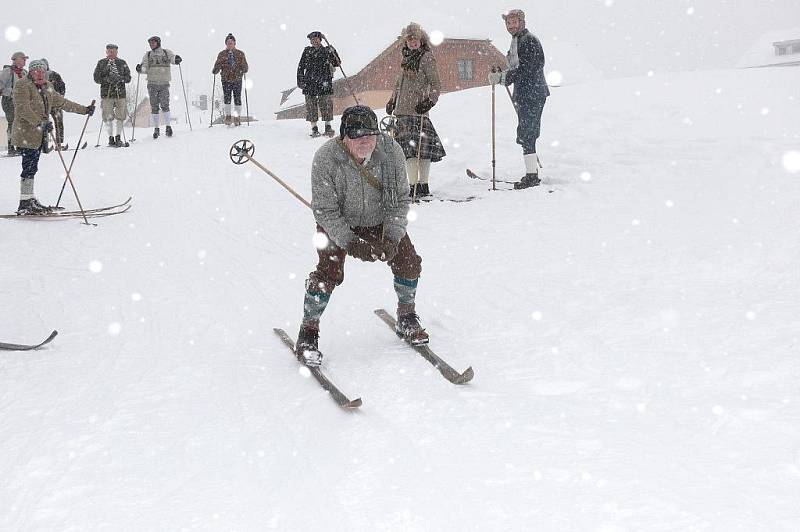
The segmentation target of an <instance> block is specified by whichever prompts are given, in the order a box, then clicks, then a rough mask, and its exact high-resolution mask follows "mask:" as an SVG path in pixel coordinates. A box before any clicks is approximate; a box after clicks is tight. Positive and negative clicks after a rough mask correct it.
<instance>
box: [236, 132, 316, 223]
mask: <svg viewBox="0 0 800 532" xmlns="http://www.w3.org/2000/svg"><path fill="white" fill-rule="evenodd" d="M255 152H256V146H255V144H253V143H252V142H251V141H249V140H239V141H236V142H235V143H234V144H233V146H231V150H230V153H229V155H230V158H231V161H232V162H233V164H244V163H246V162H251V163H253V164H254V165H256V166H258V167H259V168H260V169H261V170H263V171H264V172H265V173H266V174H267V175H268V176H270V177H271V178H272V179H274V180H275V181H277V182H278V184H279V185H281V186H282V187H283V188H285V189H286V190H288V191H289V193H291V194H292V196H294V197H295V198H297V199H298V200H300V202H301V203H302V204H303V205H305V206H306V207H308V208H309V209H310V208H311V203H309V202H308V201H307V200H306V199H305V198H304V197H303V196H301V195H300V194H298V193H297V192H295V190H294V189H293V188H292V187H290V186H289V185H287V184H286V182H285V181H284V180H283V179H281V178H280V177H278V176H276V175H275V174H273V173H272V172H270V171H269V169H268V168H267V167H265V166H264V165H262V164H261V163H259V162H258V161H256V160H255V159H253V154H254V153H255Z"/></svg>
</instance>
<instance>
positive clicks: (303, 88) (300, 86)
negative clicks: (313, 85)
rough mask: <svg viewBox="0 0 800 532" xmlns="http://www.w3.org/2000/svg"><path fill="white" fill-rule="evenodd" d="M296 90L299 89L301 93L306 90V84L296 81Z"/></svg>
mask: <svg viewBox="0 0 800 532" xmlns="http://www.w3.org/2000/svg"><path fill="white" fill-rule="evenodd" d="M297 88H298V89H300V90H301V91H302V90H305V89H306V82H305V81H298V82H297Z"/></svg>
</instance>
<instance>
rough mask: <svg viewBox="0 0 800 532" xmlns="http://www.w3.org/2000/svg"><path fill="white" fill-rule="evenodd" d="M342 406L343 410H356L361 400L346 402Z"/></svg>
mask: <svg viewBox="0 0 800 532" xmlns="http://www.w3.org/2000/svg"><path fill="white" fill-rule="evenodd" d="M342 406H344V407H345V408H358V407H360V406H361V398H360V397H359V398H358V399H353V400H352V401H350V402H347V403H345V404H344V405H342Z"/></svg>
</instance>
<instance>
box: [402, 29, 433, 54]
mask: <svg viewBox="0 0 800 532" xmlns="http://www.w3.org/2000/svg"><path fill="white" fill-rule="evenodd" d="M400 37H402V38H403V40H404V41H407V40H408V39H410V38H412V37H415V38H417V39H419V42H420V48H424V49H426V50H430V48H431V40H430V38H429V37H428V34H427V33H426V32H425V30H423V29H422V26H421V25H419V24H418V23H416V22H411V23H409V24H408V26H406V27H405V28H403V31H402V32H400Z"/></svg>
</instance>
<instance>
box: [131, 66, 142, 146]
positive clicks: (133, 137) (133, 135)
mask: <svg viewBox="0 0 800 532" xmlns="http://www.w3.org/2000/svg"><path fill="white" fill-rule="evenodd" d="M141 76H142V73H141V72H137V73H136V97H135V98H134V100H133V130H132V131H131V142H135V141H136V115H137V114H139V78H140V77H141Z"/></svg>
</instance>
